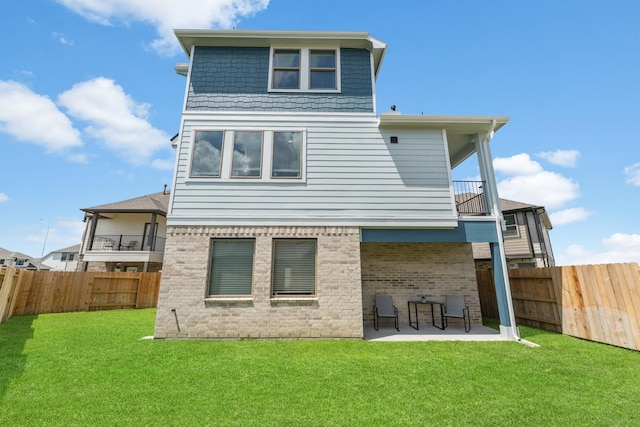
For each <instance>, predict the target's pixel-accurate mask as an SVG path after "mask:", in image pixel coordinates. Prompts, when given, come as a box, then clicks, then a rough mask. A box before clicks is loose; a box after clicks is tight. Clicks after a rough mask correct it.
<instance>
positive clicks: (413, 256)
mask: <svg viewBox="0 0 640 427" xmlns="http://www.w3.org/2000/svg"><path fill="white" fill-rule="evenodd" d="M360 253H361V257H362V266H361V268H362V303H363V313H364V315H363V318H364V322H365V324H369V325H371V324H373V304H374V299H375V295H376V294H386V295H391V296H392V297H393V302H394V304H395V305H396V306H397V307H398V318H399V321H400V324H401V325H408V323H409V318H408V312H407V301H409V300H415V299H419V298H420V297H419V296H420V295H426V296H427V297H428V299H435V300H438V301H444V296H445V295H447V294H449V295H464V296H465V302H466V303H467V305H468V306H469V313H470V316H471V323H472V324H481V323H482V314H481V311H480V299H479V296H478V285H477V281H476V271H475V265H474V261H473V253H472V251H471V244H470V243H363V244H361V246H360ZM419 310H420V313H421V314H420V318H421V320H422V321H425V320H426V318H427V317H426V316H430V308H429V306H421V307H419ZM422 310H425V311H424V313H423V312H422ZM423 319H424V320H423ZM455 322H458V319H450V323H452V324H453V323H455ZM460 322H461V321H460Z"/></svg>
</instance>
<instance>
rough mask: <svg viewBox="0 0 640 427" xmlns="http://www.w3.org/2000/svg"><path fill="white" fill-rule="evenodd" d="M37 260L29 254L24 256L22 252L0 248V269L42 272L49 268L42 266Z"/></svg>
mask: <svg viewBox="0 0 640 427" xmlns="http://www.w3.org/2000/svg"><path fill="white" fill-rule="evenodd" d="M39 261H40V260H38V259H37V258H32V257H30V256H29V255H27V254H23V253H22V252H14V251H10V250H8V249H5V248H0V268H3V267H14V268H17V269H24V270H40V269H43V270H44V269H46V270H48V269H49V267H47V266H44V267H45V268H42V267H43V266H42V265H41V264H40V262H39Z"/></svg>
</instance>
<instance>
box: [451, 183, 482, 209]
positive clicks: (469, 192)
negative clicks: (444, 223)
mask: <svg viewBox="0 0 640 427" xmlns="http://www.w3.org/2000/svg"><path fill="white" fill-rule="evenodd" d="M483 188H484V181H453V194H454V195H455V198H456V209H457V210H458V215H488V214H489V208H488V206H487V199H486V198H485V196H484V192H483Z"/></svg>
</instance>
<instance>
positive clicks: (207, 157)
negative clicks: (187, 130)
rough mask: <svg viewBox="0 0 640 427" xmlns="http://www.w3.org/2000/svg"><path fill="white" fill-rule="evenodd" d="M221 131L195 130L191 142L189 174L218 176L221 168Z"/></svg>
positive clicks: (193, 175)
mask: <svg viewBox="0 0 640 427" xmlns="http://www.w3.org/2000/svg"><path fill="white" fill-rule="evenodd" d="M222 140H223V132H222V131H197V132H196V134H195V139H194V142H193V155H192V158H191V176H192V177H195V176H202V177H219V176H220V172H221V169H222Z"/></svg>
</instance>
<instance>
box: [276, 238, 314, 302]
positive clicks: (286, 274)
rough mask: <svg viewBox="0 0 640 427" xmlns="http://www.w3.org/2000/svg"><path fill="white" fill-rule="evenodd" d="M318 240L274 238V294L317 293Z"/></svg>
mask: <svg viewBox="0 0 640 427" xmlns="http://www.w3.org/2000/svg"><path fill="white" fill-rule="evenodd" d="M316 246H317V244H316V240H315V239H274V240H273V270H272V273H273V277H272V293H273V296H294V295H315V294H316Z"/></svg>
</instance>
